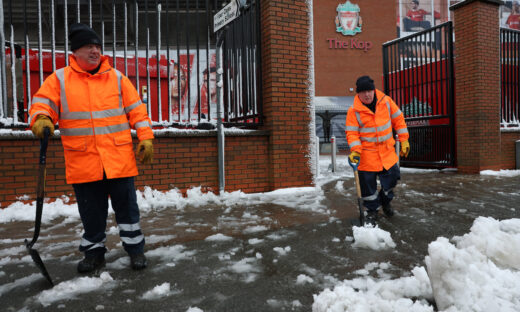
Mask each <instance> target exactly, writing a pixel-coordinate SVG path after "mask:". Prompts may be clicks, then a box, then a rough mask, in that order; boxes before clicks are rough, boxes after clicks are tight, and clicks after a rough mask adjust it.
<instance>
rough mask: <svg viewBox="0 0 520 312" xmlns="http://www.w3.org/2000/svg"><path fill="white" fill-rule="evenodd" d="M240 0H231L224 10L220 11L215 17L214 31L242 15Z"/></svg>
mask: <svg viewBox="0 0 520 312" xmlns="http://www.w3.org/2000/svg"><path fill="white" fill-rule="evenodd" d="M238 1H239V0H231V2H230V3H228V5H226V6H225V7H224V8H223V9H222V10H220V11H218V12H217V14H215V16H214V17H213V29H214V32H217V30H219V29H221V28H222V27H224V26H226V25H227V24H228V23H229V22H231V21H232V20H234V19H235V18H237V17H238V16H239V15H240V10H239V9H240V4H239V3H238Z"/></svg>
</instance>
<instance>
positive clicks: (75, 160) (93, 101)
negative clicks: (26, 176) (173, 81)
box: [29, 55, 154, 184]
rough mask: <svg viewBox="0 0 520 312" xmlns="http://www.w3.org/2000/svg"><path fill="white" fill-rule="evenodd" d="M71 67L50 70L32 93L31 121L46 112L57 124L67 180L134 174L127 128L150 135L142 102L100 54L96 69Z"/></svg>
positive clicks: (74, 64) (144, 136)
mask: <svg viewBox="0 0 520 312" xmlns="http://www.w3.org/2000/svg"><path fill="white" fill-rule="evenodd" d="M69 62H70V66H67V67H64V68H61V69H58V70H56V71H55V72H54V73H52V74H51V75H50V76H49V77H48V78H47V79H45V81H44V83H43V84H42V86H41V87H40V89H39V90H38V91H37V92H36V94H35V95H34V96H33V99H32V105H31V109H30V112H29V114H30V125H31V127H32V125H33V123H34V121H35V120H36V116H38V115H46V116H48V117H49V118H51V120H52V122H53V123H57V122H58V123H59V127H60V134H61V143H62V145H63V149H64V155H65V167H66V178H67V183H69V184H75V183H85V182H93V181H99V180H102V179H103V171H104V172H105V173H106V176H107V178H108V179H114V178H125V177H133V176H136V175H137V174H138V172H137V166H136V162H135V155H134V151H133V144H132V136H131V132H130V129H131V128H132V129H136V131H137V137H138V138H139V140H141V141H142V140H146V139H153V137H154V136H153V132H152V128H151V121H150V118H149V117H148V114H147V112H146V106H145V105H144V104H142V103H141V99H140V97H139V94H138V93H137V91H136V89H135V87H134V86H133V85H132V83H131V82H130V80H129V79H128V78H127V77H126V76H124V75H123V74H122V73H121V72H119V71H118V70H116V69H114V68H112V67H111V66H110V64H109V63H108V58H107V57H106V56H101V65H100V68H99V71H98V72H97V73H96V74H94V75H91V74H90V73H88V72H85V71H84V70H82V69H81V68H80V67H79V65H78V63H77V62H76V59H75V57H74V56H73V55H71V56H70V57H69Z"/></svg>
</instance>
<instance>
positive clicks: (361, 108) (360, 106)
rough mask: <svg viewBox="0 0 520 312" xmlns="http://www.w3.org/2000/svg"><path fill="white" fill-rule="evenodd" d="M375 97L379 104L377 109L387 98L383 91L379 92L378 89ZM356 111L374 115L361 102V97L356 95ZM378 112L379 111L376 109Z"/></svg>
mask: <svg viewBox="0 0 520 312" xmlns="http://www.w3.org/2000/svg"><path fill="white" fill-rule="evenodd" d="M375 91H376V92H375V96H376V98H377V104H376V107H377V106H378V105H379V103H381V101H382V100H383V99H384V98H385V97H386V94H384V93H383V92H382V91H379V90H378V89H376V90H375ZM353 106H354V110H355V111H358V112H367V113H371V114H373V112H372V111H371V110H370V109H369V108H368V107H367V106H366V105H365V104H363V102H361V100H360V99H359V96H358V95H357V94H356V96H355V97H354V105H353ZM376 110H377V109H376Z"/></svg>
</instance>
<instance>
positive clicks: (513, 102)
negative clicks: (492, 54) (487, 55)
mask: <svg viewBox="0 0 520 312" xmlns="http://www.w3.org/2000/svg"><path fill="white" fill-rule="evenodd" d="M519 45H520V31H518V30H513V29H508V28H501V29H500V58H501V61H500V83H501V95H500V99H501V109H500V116H501V127H502V128H508V127H518V126H520V120H519V119H520V118H519V116H520V103H519V102H520V85H519V84H520V68H519V67H520V61H519V60H518V58H519V57H520V46H519Z"/></svg>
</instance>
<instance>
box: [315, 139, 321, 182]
mask: <svg viewBox="0 0 520 312" xmlns="http://www.w3.org/2000/svg"><path fill="white" fill-rule="evenodd" d="M315 148H316V179H317V178H318V176H319V175H320V137H319V136H316V147H315Z"/></svg>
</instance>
